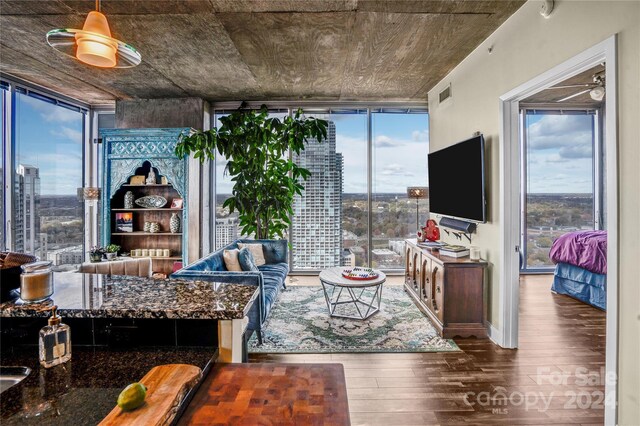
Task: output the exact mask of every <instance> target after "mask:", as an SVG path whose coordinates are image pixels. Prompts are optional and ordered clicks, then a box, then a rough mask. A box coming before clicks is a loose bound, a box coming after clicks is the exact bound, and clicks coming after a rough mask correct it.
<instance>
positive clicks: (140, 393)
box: [118, 383, 147, 411]
mask: <svg viewBox="0 0 640 426" xmlns="http://www.w3.org/2000/svg"><path fill="white" fill-rule="evenodd" d="M146 396H147V388H146V387H144V385H143V384H142V383H131V384H130V385H129V386H127V387H126V388H124V390H123V391H122V392H120V395H118V407H120V408H122V409H123V410H124V411H131V410H135V409H136V408H138V407H139V406H141V405H142V404H144V398H145V397H146Z"/></svg>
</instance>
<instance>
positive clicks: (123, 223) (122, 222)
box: [116, 212, 133, 232]
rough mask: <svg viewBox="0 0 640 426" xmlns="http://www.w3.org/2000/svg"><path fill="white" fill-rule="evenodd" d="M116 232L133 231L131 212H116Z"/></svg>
mask: <svg viewBox="0 0 640 426" xmlns="http://www.w3.org/2000/svg"><path fill="white" fill-rule="evenodd" d="M116 232H133V213H131V212H127V213H116Z"/></svg>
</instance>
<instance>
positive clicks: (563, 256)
mask: <svg viewBox="0 0 640 426" xmlns="http://www.w3.org/2000/svg"><path fill="white" fill-rule="evenodd" d="M549 257H550V258H551V260H553V261H554V262H555V263H568V264H570V265H575V266H578V267H580V268H584V269H586V270H587V271H590V272H593V273H596V274H606V273H607V231H578V232H569V233H568V234H564V235H562V236H560V237H558V239H556V240H555V241H554V242H553V245H552V246H551V251H550V252H549Z"/></svg>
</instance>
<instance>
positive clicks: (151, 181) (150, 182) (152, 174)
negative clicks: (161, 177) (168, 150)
mask: <svg viewBox="0 0 640 426" xmlns="http://www.w3.org/2000/svg"><path fill="white" fill-rule="evenodd" d="M145 183H146V184H147V185H155V184H156V172H154V171H153V167H151V170H149V175H148V176H147V179H146V180H145Z"/></svg>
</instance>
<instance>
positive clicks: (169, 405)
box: [100, 364, 202, 426]
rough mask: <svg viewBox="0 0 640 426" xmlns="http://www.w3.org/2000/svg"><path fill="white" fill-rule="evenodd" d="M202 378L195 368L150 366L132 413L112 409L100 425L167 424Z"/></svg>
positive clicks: (184, 365) (174, 365)
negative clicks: (139, 401) (140, 400)
mask: <svg viewBox="0 0 640 426" xmlns="http://www.w3.org/2000/svg"><path fill="white" fill-rule="evenodd" d="M201 378H202V370H201V369H200V368H199V367H196V366H195V365H187V364H167V365H159V366H156V367H153V368H152V369H151V370H150V371H149V372H148V373H147V374H146V375H145V376H144V377H143V378H142V380H140V383H142V384H143V385H145V386H146V388H147V397H146V398H145V403H144V404H143V405H142V406H141V407H139V408H137V409H135V410H133V411H123V410H122V409H121V408H120V407H118V406H116V407H115V408H114V409H113V410H111V412H110V413H109V414H108V415H107V417H105V418H104V419H103V420H102V422H100V425H102V426H110V425H144V426H147V425H168V424H171V422H172V421H173V419H174V417H175V416H176V414H177V412H178V409H179V406H180V402H181V401H182V399H183V398H184V396H185V395H186V394H187V393H188V392H189V391H190V390H191V389H192V388H193V387H195V386H196V385H197V383H198V382H199V380H200V379H201Z"/></svg>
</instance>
